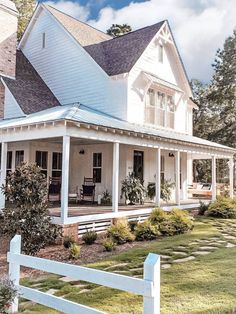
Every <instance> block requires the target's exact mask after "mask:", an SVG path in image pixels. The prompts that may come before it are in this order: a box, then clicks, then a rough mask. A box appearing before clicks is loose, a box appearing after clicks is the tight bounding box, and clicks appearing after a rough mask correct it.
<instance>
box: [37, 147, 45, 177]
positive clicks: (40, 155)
mask: <svg viewBox="0 0 236 314" xmlns="http://www.w3.org/2000/svg"><path fill="white" fill-rule="evenodd" d="M35 162H36V164H37V166H39V167H40V168H42V173H43V174H44V175H45V176H46V177H47V174H48V152H47V151H39V150H37V151H36V153H35Z"/></svg>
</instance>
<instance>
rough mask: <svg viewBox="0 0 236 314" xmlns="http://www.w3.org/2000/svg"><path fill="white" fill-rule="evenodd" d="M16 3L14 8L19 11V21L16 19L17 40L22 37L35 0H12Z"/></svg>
mask: <svg viewBox="0 0 236 314" xmlns="http://www.w3.org/2000/svg"><path fill="white" fill-rule="evenodd" d="M13 2H14V3H15V5H16V8H17V10H18V12H19V21H18V32H17V37H18V40H20V38H21V37H22V35H23V33H24V30H25V28H26V26H27V24H28V22H29V20H30V18H31V16H32V14H33V11H34V9H35V7H36V1H35V0H13Z"/></svg>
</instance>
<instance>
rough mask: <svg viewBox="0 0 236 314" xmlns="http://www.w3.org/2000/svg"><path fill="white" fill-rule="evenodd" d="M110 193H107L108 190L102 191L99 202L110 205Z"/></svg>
mask: <svg viewBox="0 0 236 314" xmlns="http://www.w3.org/2000/svg"><path fill="white" fill-rule="evenodd" d="M111 201H112V198H111V194H110V193H109V191H108V190H106V191H105V192H103V193H102V198H101V204H103V205H111Z"/></svg>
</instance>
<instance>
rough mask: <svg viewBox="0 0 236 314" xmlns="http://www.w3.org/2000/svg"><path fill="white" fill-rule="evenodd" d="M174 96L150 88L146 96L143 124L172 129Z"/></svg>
mask: <svg viewBox="0 0 236 314" xmlns="http://www.w3.org/2000/svg"><path fill="white" fill-rule="evenodd" d="M174 116H175V101H174V95H172V94H171V93H170V94H167V93H164V92H161V91H158V90H154V89H152V88H150V89H149V90H148V92H147V96H146V107H145V123H148V124H153V125H157V126H162V127H166V128H172V129H173V128H174Z"/></svg>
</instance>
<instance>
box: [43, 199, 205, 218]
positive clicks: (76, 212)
mask: <svg viewBox="0 0 236 314" xmlns="http://www.w3.org/2000/svg"><path fill="white" fill-rule="evenodd" d="M200 201H209V200H208V199H206V198H204V199H198V198H191V199H187V200H183V201H181V202H180V206H184V207H185V208H188V206H186V205H191V206H190V208H192V207H193V206H192V205H194V204H196V206H197V205H199V202H200ZM175 205H176V204H175V203H165V202H163V203H162V204H161V207H164V208H165V207H171V206H175ZM54 206H55V207H54ZM154 207H155V204H154V203H151V202H150V203H145V204H144V205H140V204H139V205H119V212H122V211H123V212H125V211H131V210H140V209H145V208H154ZM176 207H177V205H176ZM49 212H50V215H51V216H53V217H60V216H61V209H60V206H59V205H58V204H57V205H53V207H51V208H49ZM106 213H112V206H104V205H97V204H70V205H69V211H68V217H77V216H86V215H97V214H106Z"/></svg>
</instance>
